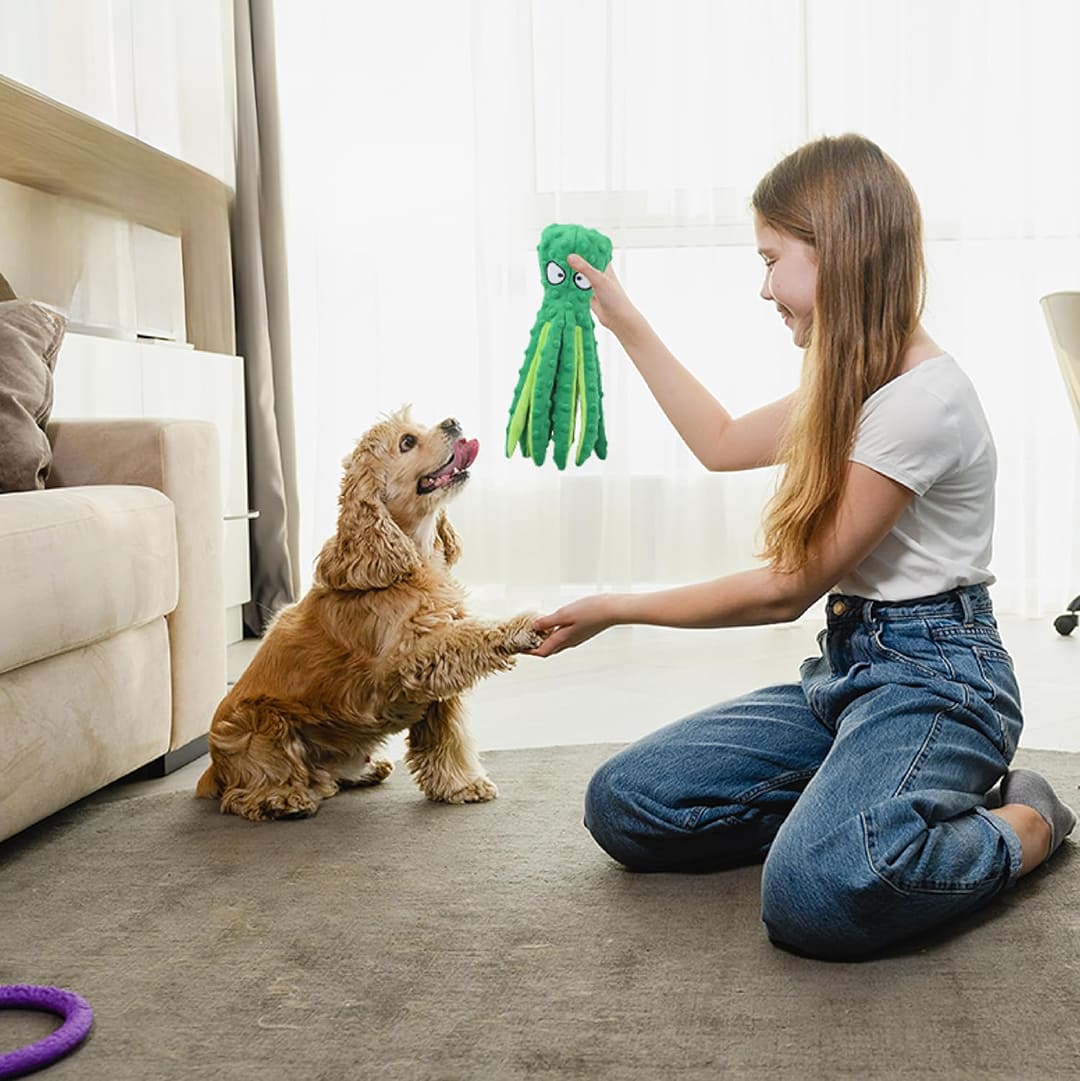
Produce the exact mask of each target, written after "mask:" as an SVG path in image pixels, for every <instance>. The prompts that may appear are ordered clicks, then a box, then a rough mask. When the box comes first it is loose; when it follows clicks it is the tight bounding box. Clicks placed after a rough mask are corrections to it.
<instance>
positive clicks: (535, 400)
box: [525, 315, 565, 465]
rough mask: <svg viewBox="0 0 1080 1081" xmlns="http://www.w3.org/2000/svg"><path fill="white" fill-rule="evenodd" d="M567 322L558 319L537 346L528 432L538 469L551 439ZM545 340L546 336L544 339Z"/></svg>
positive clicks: (527, 451)
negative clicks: (553, 394) (552, 414)
mask: <svg viewBox="0 0 1080 1081" xmlns="http://www.w3.org/2000/svg"><path fill="white" fill-rule="evenodd" d="M564 322H565V319H564V317H563V316H561V315H557V316H556V317H555V318H554V319H552V321H551V323H550V330H549V332H548V334H547V337H546V338H545V339H544V341H543V344H540V345H538V346H537V358H538V361H539V363H538V364H537V367H536V379H535V380H534V381H533V389H532V395H531V397H530V399H529V402H530V404H529V422H528V427H527V428H526V429H525V433H526V444H525V448H526V453H527V454H528V455H529V456H530V457H531V458H532V460H533V461H534V462H535V463H536V464H537V465H543V464H544V458H545V457H546V456H547V445H548V442H549V440H550V439H551V413H552V408H553V404H554V403H553V401H552V391H553V390H554V387H555V375H556V372H557V369H558V364H559V353H560V351H561V348H562V327H563V323H564ZM541 337H543V335H541Z"/></svg>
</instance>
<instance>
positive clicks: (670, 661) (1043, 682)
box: [91, 616, 1080, 800]
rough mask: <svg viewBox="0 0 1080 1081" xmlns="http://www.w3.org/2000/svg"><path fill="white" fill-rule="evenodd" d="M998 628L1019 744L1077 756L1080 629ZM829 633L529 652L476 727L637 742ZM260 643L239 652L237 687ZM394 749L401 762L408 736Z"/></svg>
mask: <svg viewBox="0 0 1080 1081" xmlns="http://www.w3.org/2000/svg"><path fill="white" fill-rule="evenodd" d="M999 623H1000V626H1001V633H1002V638H1003V640H1004V641H1005V643H1006V645H1007V646H1008V648H1009V649H1010V651H1011V652H1012V654H1013V658H1014V661H1015V664H1016V669H1017V672H1018V674H1019V678H1020V687H1021V692H1022V695H1023V698H1024V708H1025V715H1026V725H1025V729H1024V734H1023V737H1022V739H1021V746H1023V747H1030V748H1040V749H1046V750H1062V751H1074V752H1080V631H1077V632H1074V633H1073V634H1072V635H1071V636H1070V637H1068V638H1065V637H1062V636H1061V635H1059V634H1057V632H1056V631H1055V630H1054V628H1053V626H1052V624H1051V621H1050V620H1049V619H1042V620H1028V619H1016V618H1010V617H1008V616H1003V617H1001V618H1000V619H999ZM820 626H821V622H820V620H819V619H817V618H805V619H803V620H800V621H799V622H798V623H794V624H788V625H784V626H778V627H751V628H740V629H736V630H719V631H675V630H666V629H661V628H653V627H620V628H615V629H613V630H611V631H608V632H607V633H605V634H604V635H602V636H600V637H599V638H596V639H594V640H593V641H592V642H589V643H587V644H586V645H584V646H581V647H579V648H578V649H575V650H570V651H568V652H566V653H562V654H559V655H558V656H556V657H551V658H548V659H546V660H540V659H537V658H533V657H522V658H521V659H520V660H519V662H518V665H517V667H516V668H515V669H514V670H513V671H512V672H508V673H504V674H501V675H498V676H493V677H491V678H490V679H487V680H485V681H484V682H482V683H481V684H479V685H478V686H477V687H476V688H474V689H473V691H472V692H471V694H470V696H469V699H468V701H469V707H470V716H471V724H472V730H473V732H474V734H475V736H476V740H477V743H478V745H479V747H480V749H481V750H495V749H504V748H514V747H544V746H552V745H556V744H575V743H607V742H624V741H628V740H632V739H636V738H638V737H639V736H642V735H644V734H645V733H647V732H649V731H651V730H652V729H654V728H658V727H659V726H660V725H662V724H665V723H667V722H668V721H671V720H675V719H676V718H678V717H680V716H682V715H684V714H686V713H689V712H691V711H693V710H694V709H697V708H699V707H701V706H704V705H708V704H710V703H712V702H716V701H720V700H721V699H724V698H729V697H731V696H733V695H736V694H741V693H743V692H744V691H748V690H752V689H753V688H754V687H760V686H765V685H766V684H769V683H774V682H782V681H788V680H791V679H794V678H797V674H798V667H799V662H800V661H801V660H802V659H803V658H804V657H806V656H810V655H811V654H813V653H815V652H816V645H815V641H814V639H815V636H816V634H817V631H818V629H819V628H820ZM258 644H259V643H258V642H257V641H253V640H248V641H245V642H240V643H237V644H236V645H234V646H232V647H230V651H229V678H230V680H235V679H236V678H237V676H238V675H239V673H240V672H242V671H243V668H244V666H245V665H246V664H247V662H248V660H249V659H250V658H251V656H252V655H253V653H254V651H255V649H256V648H257V647H258ZM388 750H389V753H390V756H391V757H392V758H394V759H395V760H397V759H400V757H401V755H402V753H403V750H404V737H403V736H398V737H395V738H394V739H393V740H392V741H391V742H390V744H389V747H388ZM205 766H206V759H205V758H202V759H199V760H197V761H195V762H192V763H190V764H189V765H187V766H185V767H184V768H183V769H180V770H178V771H177V772H176V773H173V774H171V775H170V776H169V777H165V778H161V779H160V780H152V781H138V782H134V783H131V782H120V783H118V784H117V785H113V786H110V788H108V789H105V790H103V791H102V792H101V793H99V794H98V795H97V796H96V797H91V798H98V799H103V800H112V799H120V798H125V797H127V796H130V795H141V794H149V793H150V792H151V791H155V790H166V791H172V790H177V789H184V788H192V787H194V784H195V782H196V780H197V779H198V777H199V774H200V773H201V772H202V770H203V769H204V768H205Z"/></svg>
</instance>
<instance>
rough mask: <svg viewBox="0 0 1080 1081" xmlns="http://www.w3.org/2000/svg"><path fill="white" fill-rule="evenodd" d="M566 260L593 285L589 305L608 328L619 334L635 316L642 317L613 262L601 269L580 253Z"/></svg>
mask: <svg viewBox="0 0 1080 1081" xmlns="http://www.w3.org/2000/svg"><path fill="white" fill-rule="evenodd" d="M566 261H567V262H568V263H569V264H570V267H571V269H572V270H574V271H576V272H578V273H580V274H584V275H585V277H586V278H588V280H589V284H590V285H591V286H592V297H591V298H590V299H589V305H590V306H591V308H592V310H593V315H595V316H596V318H597V319H598V320H599V321H600V322H601V323H602V324H603V325H604V326H605V327H607V328H608V330H610V331H612V333H614V334H616V335H617V334H618V333H619V332H620V330H621V329H622V328H623V327H625V326H627V325H629V324H630V323H631V322H633V320H634V319H635V318H638V319H640V318H641V314H640V312H638V310H637V308H635V307H634V305H633V304H632V303H631V302H630V298H629V297H628V296H627V295H626V292H625V290H624V289H623V287H622V285H621V284H620V283H619V279H618V278H617V277H615V268H614V266H613V264H611V263H608V267H607V270H604V271H600V270H597V269H596V267H594V266H593V265H592V263H587V262H586V261H585V260H584V259H582V258H581V256H580V255H571V256H570V257H569V258H568V259H567V260H566Z"/></svg>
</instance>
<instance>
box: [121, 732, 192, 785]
mask: <svg viewBox="0 0 1080 1081" xmlns="http://www.w3.org/2000/svg"><path fill="white" fill-rule="evenodd" d="M208 750H209V743H208V737H207V736H205V735H203V736H197V737H196V738H195V739H193V740H192V741H191V742H190V743H185V744H184V745H183V747H177V748H176V750H175V751H166V752H165V753H164V754H163V755H162V756H161V757H160V758H155V759H154V760H153V762H147V763H146V765H145V766H140V767H139V768H138V769H137V770H133V771H132V772H131V773H129V774H128V776H127V777H126V778H125V780H130V781H147V780H150V779H151V778H153V777H167V776H168V775H169V774H170V773H175V772H176V771H177V770H178V769H180V767H181V766H186V765H187V764H188V763H189V762H194V761H195V759H196V758H200V757H202V755H204V754H206V753H207V751H208Z"/></svg>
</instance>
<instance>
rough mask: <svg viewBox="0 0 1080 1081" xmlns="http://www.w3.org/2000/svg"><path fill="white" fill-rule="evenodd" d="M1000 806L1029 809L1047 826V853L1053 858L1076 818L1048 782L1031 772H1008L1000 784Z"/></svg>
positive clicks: (1012, 770) (1028, 770)
mask: <svg viewBox="0 0 1080 1081" xmlns="http://www.w3.org/2000/svg"><path fill="white" fill-rule="evenodd" d="M1001 803H1002V805H1003V806H1004V805H1005V804H1006V803H1022V804H1024V806H1025V807H1031V808H1032V809H1033V810H1036V811H1038V812H1039V814H1041V815H1042V816H1043V818H1045V819H1046V821H1047V822H1048V823H1049V825H1050V851H1049V852H1048V853H1047V854H1046V855H1047V858H1049V857H1050V856H1052V855H1053V854H1054V853H1055V852H1056V851H1057V849H1058V845H1060V844H1061V842H1062V841H1064V840H1065V838H1066V837H1067V836H1068V835H1069V834H1070V833H1072V828H1073V826H1075V825H1076V815H1075V814H1074V813H1073V811H1072V809H1071V808H1070V807H1066V806H1065V804H1064V803H1062V802H1061V800H1059V799H1058V798H1057V795H1056V794H1055V793H1054V790H1053V789H1052V788H1051V787H1050V782H1049V781H1048V780H1047V779H1046V778H1045V777H1044V776H1043V775H1042V774H1041V773H1036V772H1035V771H1034V770H1030V769H1011V770H1009V772H1008V773H1006V774H1005V776H1004V777H1003V778H1002V781H1001Z"/></svg>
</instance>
